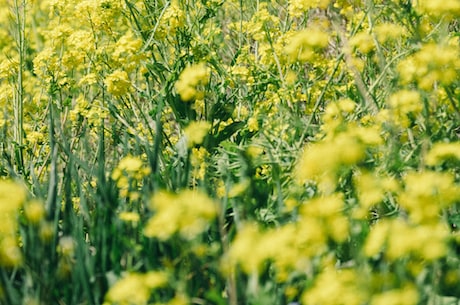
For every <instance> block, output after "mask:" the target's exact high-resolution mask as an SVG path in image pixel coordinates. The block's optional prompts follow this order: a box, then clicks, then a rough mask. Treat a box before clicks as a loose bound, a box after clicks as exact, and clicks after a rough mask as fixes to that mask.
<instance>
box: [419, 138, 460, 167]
mask: <svg viewBox="0 0 460 305" xmlns="http://www.w3.org/2000/svg"><path fill="white" fill-rule="evenodd" d="M448 160H457V161H458V160H460V143H458V142H454V143H443V142H439V143H435V144H434V145H433V147H432V148H431V149H430V151H429V152H428V153H427V155H426V156H425V162H426V164H427V165H430V166H434V165H440V164H442V163H443V162H444V161H448Z"/></svg>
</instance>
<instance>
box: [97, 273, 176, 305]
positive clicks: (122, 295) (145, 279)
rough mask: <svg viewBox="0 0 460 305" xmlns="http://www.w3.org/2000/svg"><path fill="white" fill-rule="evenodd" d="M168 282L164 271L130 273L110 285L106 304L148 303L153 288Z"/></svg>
mask: <svg viewBox="0 0 460 305" xmlns="http://www.w3.org/2000/svg"><path fill="white" fill-rule="evenodd" d="M167 283H168V276H167V275H166V273H164V272H158V271H150V272H148V273H145V274H141V273H129V274H127V275H125V276H124V277H123V278H122V279H121V280H119V281H117V282H116V283H115V284H114V285H113V286H112V287H110V289H109V291H108V293H107V294H106V296H105V302H104V305H147V304H148V300H149V298H150V295H151V293H152V290H153V289H155V288H161V287H164V286H165V285H166V284H167Z"/></svg>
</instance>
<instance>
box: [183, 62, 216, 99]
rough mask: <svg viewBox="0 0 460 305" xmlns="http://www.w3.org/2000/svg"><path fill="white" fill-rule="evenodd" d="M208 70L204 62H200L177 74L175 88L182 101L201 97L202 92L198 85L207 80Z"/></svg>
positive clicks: (202, 84) (204, 83)
mask: <svg viewBox="0 0 460 305" xmlns="http://www.w3.org/2000/svg"><path fill="white" fill-rule="evenodd" d="M209 76H210V70H209V68H208V67H206V64H204V63H200V64H196V65H192V66H188V67H186V68H185V69H184V70H183V71H182V73H181V74H180V75H179V79H178V80H177V82H176V83H175V88H176V90H177V92H178V93H179V95H180V97H181V99H182V100H183V101H184V102H189V101H192V100H195V99H202V98H203V95H204V92H203V91H200V88H199V86H205V85H206V84H207V83H208V82H209Z"/></svg>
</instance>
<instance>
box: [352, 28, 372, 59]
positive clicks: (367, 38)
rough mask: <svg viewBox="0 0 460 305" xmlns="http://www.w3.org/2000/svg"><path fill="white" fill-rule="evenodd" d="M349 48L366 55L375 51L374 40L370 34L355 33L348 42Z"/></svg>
mask: <svg viewBox="0 0 460 305" xmlns="http://www.w3.org/2000/svg"><path fill="white" fill-rule="evenodd" d="M349 44H350V47H351V48H353V49H357V50H358V51H360V52H361V53H363V54H367V53H369V52H371V51H373V50H374V49H375V44H374V40H373V37H372V35H371V34H369V33H365V32H359V33H356V34H355V35H354V36H353V37H351V38H350V40H349Z"/></svg>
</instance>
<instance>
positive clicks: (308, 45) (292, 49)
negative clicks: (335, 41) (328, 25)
mask: <svg viewBox="0 0 460 305" xmlns="http://www.w3.org/2000/svg"><path fill="white" fill-rule="evenodd" d="M328 43H329V35H328V34H327V33H326V32H324V31H322V30H320V29H316V28H309V29H305V30H301V31H299V32H297V33H295V34H294V35H293V36H292V37H291V39H290V40H289V43H288V44H287V45H286V47H285V49H284V52H285V54H286V55H287V58H288V61H289V62H296V61H300V62H309V61H312V60H313V59H314V58H315V54H316V52H317V51H320V50H322V49H324V48H326V47H327V45H328Z"/></svg>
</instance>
